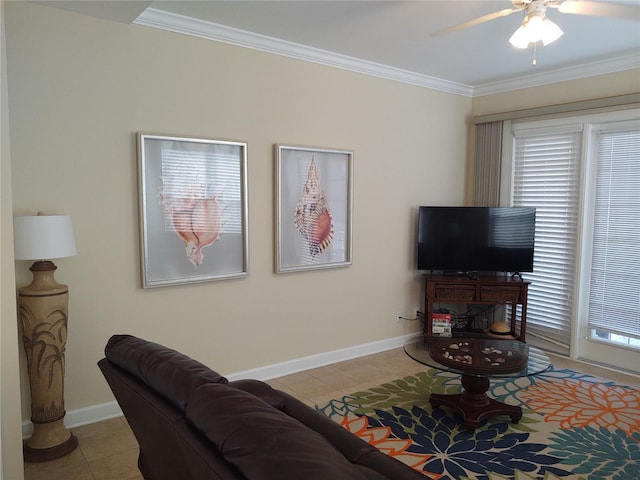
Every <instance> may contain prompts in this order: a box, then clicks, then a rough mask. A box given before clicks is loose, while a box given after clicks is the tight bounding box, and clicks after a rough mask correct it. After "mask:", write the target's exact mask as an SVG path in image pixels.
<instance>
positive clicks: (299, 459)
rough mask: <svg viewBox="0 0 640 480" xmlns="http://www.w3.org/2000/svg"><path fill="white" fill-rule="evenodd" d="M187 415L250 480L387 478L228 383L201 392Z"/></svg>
mask: <svg viewBox="0 0 640 480" xmlns="http://www.w3.org/2000/svg"><path fill="white" fill-rule="evenodd" d="M185 416H186V419H187V421H188V422H189V423H191V424H192V425H193V427H194V428H195V429H197V430H199V431H200V432H202V434H203V435H204V436H206V437H207V439H209V441H211V442H212V443H213V444H214V445H215V446H216V447H217V448H218V449H219V450H220V452H221V453H222V455H223V456H224V457H225V459H226V460H227V461H228V462H229V463H232V464H233V465H235V466H236V467H237V468H238V469H239V470H240V471H241V472H242V474H243V475H244V476H245V477H246V478H247V479H249V480H273V479H274V478H277V479H279V480H289V479H291V480H293V479H295V480H328V479H331V480H342V479H345V480H346V479H348V480H371V479H372V478H384V477H382V476H380V475H379V474H376V473H375V472H369V469H363V468H361V467H358V466H356V465H353V464H351V463H350V462H349V461H348V460H347V459H346V458H345V457H344V456H343V455H342V454H340V452H338V451H337V450H336V449H335V448H334V447H333V446H332V445H331V444H330V443H329V442H328V441H327V440H326V439H325V438H324V437H323V436H322V435H320V434H318V433H317V432H315V431H313V430H311V429H309V428H307V427H306V426H304V425H303V424H301V423H300V422H298V421H297V420H296V419H294V418H291V417H289V416H288V415H286V414H284V413H282V412H281V411H279V410H276V409H274V408H273V407H271V406H270V405H269V404H267V403H266V402H264V401H263V400H261V399H259V398H257V397H255V396H253V395H251V394H250V393H247V392H245V391H242V390H238V389H236V388H233V387H230V386H228V385H224V384H213V383H210V384H205V385H202V386H200V387H199V388H197V389H196V390H195V391H194V392H193V394H192V395H191V396H190V398H189V400H188V402H187V408H186V411H185ZM365 471H367V472H368V473H363V472H365ZM369 473H371V474H373V476H371V475H370V474H369Z"/></svg>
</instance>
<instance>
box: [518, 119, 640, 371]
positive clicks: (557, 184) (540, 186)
mask: <svg viewBox="0 0 640 480" xmlns="http://www.w3.org/2000/svg"><path fill="white" fill-rule="evenodd" d="M512 140H513V144H512V152H511V156H512V158H511V160H512V161H511V172H510V174H511V184H510V185H511V187H510V193H511V197H510V198H511V204H512V205H513V206H527V207H536V240H535V258H534V272H533V273H532V274H527V280H530V281H531V282H532V284H531V287H530V289H529V299H528V312H527V331H528V332H530V333H531V335H532V336H534V337H536V338H538V339H542V340H545V341H546V345H549V344H551V345H553V346H554V348H552V349H553V350H556V351H558V352H559V353H571V352H572V351H574V350H577V354H575V355H573V356H575V357H584V358H587V359H595V358H592V357H590V351H592V352H594V356H597V357H598V358H597V359H596V360H597V361H601V362H603V363H610V364H615V361H616V360H619V359H620V358H622V357H620V356H619V355H618V354H617V352H618V351H616V354H615V355H612V354H611V352H609V353H603V352H602V351H598V352H597V353H595V352H596V350H593V349H594V348H599V347H593V346H590V345H587V342H588V343H590V344H591V345H594V344H602V342H607V343H608V344H609V345H617V346H624V347H625V348H630V349H639V348H640V282H639V281H638V280H637V278H636V277H637V274H638V272H639V271H640V120H638V112H637V110H636V111H635V112H634V111H626V112H617V113H609V114H599V115H592V116H582V117H580V118H579V119H578V118H575V119H573V120H571V119H567V118H564V119H556V120H548V121H537V122H526V123H525V122H521V123H515V122H514V124H513V126H512ZM607 348H609V347H607ZM590 349H591V350H590ZM634 354H635V355H637V351H636V352H635V353H634ZM622 355H624V354H622ZM613 357H616V358H613ZM612 358H613V361H612V362H610V360H612ZM622 363H624V362H622Z"/></svg>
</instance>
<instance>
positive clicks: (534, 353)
mask: <svg viewBox="0 0 640 480" xmlns="http://www.w3.org/2000/svg"><path fill="white" fill-rule="evenodd" d="M404 351H405V352H406V354H407V355H409V356H410V357H411V358H412V359H414V360H415V361H417V362H419V363H421V364H423V365H426V366H428V367H432V368H437V369H439V370H444V371H446V372H452V373H458V374H460V375H461V376H462V378H461V381H462V387H463V392H462V393H459V394H453V395H446V394H440V393H432V394H431V395H430V396H429V403H430V404H431V406H432V407H433V408H438V407H440V405H446V406H448V407H451V408H454V409H456V410H457V411H459V412H460V413H461V414H462V417H463V423H462V424H463V426H464V427H465V428H467V429H469V430H475V429H476V428H478V425H479V423H480V421H481V420H483V419H485V418H487V417H492V416H496V415H508V416H510V417H511V420H512V421H513V422H514V423H518V422H519V421H520V419H521V418H522V408H521V407H519V406H515V405H508V404H506V403H502V402H499V401H497V400H495V399H493V398H490V397H489V396H487V391H488V390H489V385H490V380H489V379H490V378H496V377H506V378H516V377H524V376H528V375H536V374H538V373H541V372H544V371H545V370H547V369H548V368H549V367H550V366H551V360H549V357H548V356H547V355H545V353H544V352H543V351H542V350H540V349H539V348H536V347H533V346H531V345H528V344H526V343H524V342H520V341H517V340H505V339H493V338H463V337H447V338H439V339H433V340H429V342H425V341H424V340H423V339H418V340H412V341H410V342H408V343H406V344H405V345H404Z"/></svg>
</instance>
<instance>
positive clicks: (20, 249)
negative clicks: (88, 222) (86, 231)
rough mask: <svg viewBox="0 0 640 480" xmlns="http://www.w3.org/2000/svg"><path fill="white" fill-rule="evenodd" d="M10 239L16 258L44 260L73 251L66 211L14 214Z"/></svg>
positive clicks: (71, 229) (69, 253) (69, 220)
mask: <svg viewBox="0 0 640 480" xmlns="http://www.w3.org/2000/svg"><path fill="white" fill-rule="evenodd" d="M13 239H14V254H15V259H16V260H46V259H51V258H63V257H72V256H74V255H75V254H76V242H75V239H74V237H73V227H72V226H71V217H70V216H69V215H30V216H23V217H15V218H14V219H13Z"/></svg>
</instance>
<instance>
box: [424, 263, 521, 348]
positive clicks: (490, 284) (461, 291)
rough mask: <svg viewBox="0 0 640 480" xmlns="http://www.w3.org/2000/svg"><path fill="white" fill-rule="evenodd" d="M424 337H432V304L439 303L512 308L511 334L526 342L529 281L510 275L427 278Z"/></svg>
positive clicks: (436, 276) (435, 276) (437, 276)
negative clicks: (518, 324)
mask: <svg viewBox="0 0 640 480" xmlns="http://www.w3.org/2000/svg"><path fill="white" fill-rule="evenodd" d="M425 279H426V285H425V302H424V303H425V305H424V311H425V322H424V335H425V337H433V336H434V335H433V305H434V303H438V302H446V303H461V304H481V305H507V304H509V305H512V307H513V308H512V309H511V335H513V336H514V337H515V338H516V339H518V340H520V341H522V342H524V341H525V333H526V327H527V289H528V288H529V284H530V282H526V281H522V280H514V279H512V278H511V277H508V276H482V277H478V278H476V279H474V278H468V277H459V276H446V275H425ZM517 305H520V306H521V315H520V319H521V321H520V333H516V313H517V312H516V310H517Z"/></svg>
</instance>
